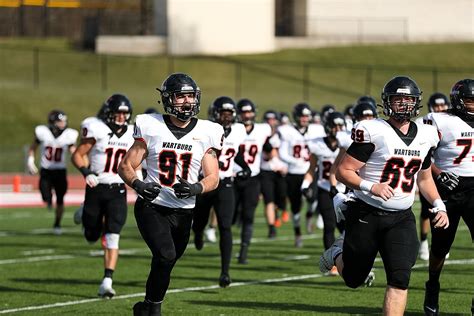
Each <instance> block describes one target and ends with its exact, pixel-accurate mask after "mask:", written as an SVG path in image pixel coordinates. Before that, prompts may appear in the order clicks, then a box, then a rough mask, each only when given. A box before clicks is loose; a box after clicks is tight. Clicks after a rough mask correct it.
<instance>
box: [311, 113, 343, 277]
mask: <svg viewBox="0 0 474 316" xmlns="http://www.w3.org/2000/svg"><path fill="white" fill-rule="evenodd" d="M324 127H325V130H326V136H325V137H318V138H315V139H313V140H310V141H308V148H309V151H310V153H311V156H310V166H309V168H308V170H307V171H306V174H305V175H304V181H303V184H302V192H303V194H304V195H305V196H307V197H309V196H312V195H313V193H312V192H311V191H312V188H311V187H310V186H306V184H308V183H312V182H313V181H314V176H315V171H316V170H317V169H319V172H318V179H317V186H318V192H317V199H318V211H319V214H321V216H322V217H323V221H324V234H323V243H324V249H328V248H329V247H331V245H332V244H333V242H334V240H335V237H334V231H335V229H336V225H338V229H339V231H340V232H341V233H342V231H343V229H344V224H343V222H340V223H339V224H337V223H336V216H335V213H334V205H333V201H332V198H333V196H334V195H336V193H337V191H340V192H344V190H345V186H344V185H343V184H342V183H338V184H336V186H335V187H332V186H331V185H330V183H329V170H330V169H331V166H332V164H333V163H334V160H335V159H336V157H337V155H338V154H339V142H338V140H337V138H336V134H337V133H338V132H340V131H343V130H345V128H346V123H345V118H344V115H343V114H342V113H339V112H332V113H330V114H329V115H328V116H327V118H326V121H325V124H324ZM336 187H337V188H336ZM333 190H335V191H336V193H334V192H332V191H333ZM336 273H337V270H336V269H335V268H333V269H332V273H330V274H332V275H334V274H336Z"/></svg>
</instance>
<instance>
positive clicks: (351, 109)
mask: <svg viewBox="0 0 474 316" xmlns="http://www.w3.org/2000/svg"><path fill="white" fill-rule="evenodd" d="M344 115H345V116H346V117H348V118H351V119H352V118H353V117H354V104H348V105H346V108H345V109H344Z"/></svg>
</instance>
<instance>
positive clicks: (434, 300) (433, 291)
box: [423, 281, 439, 316]
mask: <svg viewBox="0 0 474 316" xmlns="http://www.w3.org/2000/svg"><path fill="white" fill-rule="evenodd" d="M438 301H439V282H436V283H432V282H430V281H427V282H426V283H425V301H424V303H423V310H424V311H425V315H427V316H436V315H439V304H438Z"/></svg>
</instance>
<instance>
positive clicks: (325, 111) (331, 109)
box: [321, 104, 336, 124]
mask: <svg viewBox="0 0 474 316" xmlns="http://www.w3.org/2000/svg"><path fill="white" fill-rule="evenodd" d="M335 111H336V107H335V106H334V105H332V104H326V105H324V106H323V107H322V108H321V123H323V124H324V122H326V118H327V116H328V114H329V113H332V112H335Z"/></svg>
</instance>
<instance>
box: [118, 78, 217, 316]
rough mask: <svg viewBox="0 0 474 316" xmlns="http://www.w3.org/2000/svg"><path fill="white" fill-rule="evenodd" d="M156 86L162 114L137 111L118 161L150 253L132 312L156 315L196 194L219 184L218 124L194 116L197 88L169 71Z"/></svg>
mask: <svg viewBox="0 0 474 316" xmlns="http://www.w3.org/2000/svg"><path fill="white" fill-rule="evenodd" d="M158 90H159V91H160V93H161V102H162V103H163V108H164V113H165V114H142V115H138V116H137V118H136V121H135V132H134V135H133V137H134V138H135V142H134V143H133V146H132V147H131V148H130V150H129V151H128V152H127V154H126V155H125V158H124V159H123V161H122V163H121V164H120V167H119V172H120V176H121V177H122V179H123V180H124V181H125V182H126V183H127V184H128V185H130V186H131V187H133V188H134V189H135V190H136V191H137V193H138V195H139V198H138V199H137V201H136V203H135V219H136V221H137V226H138V228H139V230H140V233H141V235H142V237H143V239H144V240H145V242H146V244H147V245H148V247H149V248H150V250H151V253H152V255H153V258H152V260H151V269H150V274H149V275H148V280H147V283H146V295H145V300H144V301H143V302H138V303H136V304H135V305H134V306H133V314H134V315H161V303H162V301H163V299H164V297H165V294H166V291H167V289H168V286H169V282H170V276H171V271H172V269H173V267H174V265H175V264H176V262H177V260H178V259H179V258H180V257H181V256H182V255H183V253H184V250H185V249H186V245H187V244H188V241H189V235H190V231H191V222H192V220H193V210H194V206H195V201H196V195H198V194H201V193H206V192H210V191H212V190H214V189H216V188H217V186H218V184H219V165H218V159H217V155H218V152H219V151H220V150H221V149H222V142H223V140H224V130H223V128H222V126H221V125H219V124H217V123H213V122H210V121H207V120H198V119H197V118H195V116H196V115H197V114H198V113H199V110H200V98H201V91H200V89H199V87H198V86H197V84H196V82H195V81H194V80H193V79H192V78H191V77H190V76H188V75H187V74H184V73H174V74H171V75H170V76H168V78H166V79H165V81H164V82H163V84H162V86H161V87H160V88H159V89H158ZM144 159H146V161H147V166H148V169H147V173H148V175H147V177H146V178H145V179H144V181H141V180H140V179H139V178H138V177H137V175H136V173H135V169H137V168H138V167H139V166H140V164H141V163H142V161H143V160H144ZM201 169H202V174H203V178H202V179H201V180H199V178H198V177H199V171H200V170H201Z"/></svg>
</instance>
